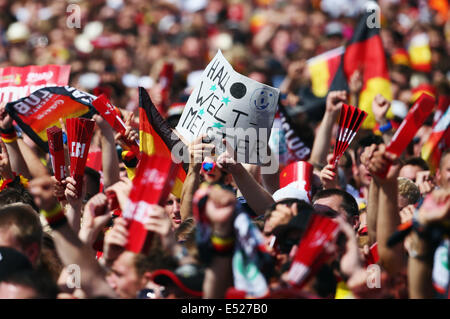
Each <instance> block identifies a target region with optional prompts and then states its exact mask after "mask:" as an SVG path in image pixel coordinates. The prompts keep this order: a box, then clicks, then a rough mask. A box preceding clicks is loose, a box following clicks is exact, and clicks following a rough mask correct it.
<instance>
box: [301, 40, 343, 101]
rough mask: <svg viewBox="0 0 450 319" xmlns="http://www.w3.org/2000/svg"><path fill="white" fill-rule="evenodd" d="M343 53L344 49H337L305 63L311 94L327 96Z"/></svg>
mask: <svg viewBox="0 0 450 319" xmlns="http://www.w3.org/2000/svg"><path fill="white" fill-rule="evenodd" d="M344 51H345V48H344V47H343V46H342V47H338V48H336V49H333V50H330V51H327V52H324V53H322V54H320V55H318V56H315V57H313V58H311V59H309V60H308V61H306V63H307V65H308V70H309V73H310V75H311V85H312V92H313V93H314V95H316V96H318V97H324V96H326V95H327V93H328V89H329V88H330V85H331V83H332V81H333V78H334V76H335V74H336V72H337V69H338V67H339V63H340V62H341V56H342V54H344Z"/></svg>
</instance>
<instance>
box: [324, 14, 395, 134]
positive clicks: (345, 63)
mask: <svg viewBox="0 0 450 319" xmlns="http://www.w3.org/2000/svg"><path fill="white" fill-rule="evenodd" d="M371 14H372V12H371V11H370V10H368V11H367V12H365V13H364V15H363V16H362V17H361V19H360V20H359V22H358V24H357V26H356V28H355V31H354V33H353V36H352V39H351V40H350V42H349V43H348V44H347V46H346V48H345V53H344V54H343V55H342V59H341V64H340V66H339V68H338V71H337V72H336V76H335V77H334V79H333V82H332V84H331V86H330V91H335V90H346V91H349V87H348V82H349V79H350V77H351V76H352V74H353V73H354V72H355V71H356V70H361V72H362V75H363V87H362V89H361V93H360V94H359V103H358V107H359V108H360V109H361V110H363V111H364V112H366V113H367V114H368V116H367V119H366V121H364V124H363V125H362V127H363V128H364V129H373V128H374V126H375V124H376V122H375V117H374V115H373V112H372V101H373V99H374V97H375V95H377V94H378V93H380V94H382V95H383V96H384V97H385V98H386V99H388V100H392V91H391V84H390V81H389V72H388V65H387V60H386V56H385V53H384V49H383V43H382V41H381V37H380V28H370V27H369V26H368V24H367V21H370V19H371ZM387 117H388V118H389V119H392V117H393V113H392V111H391V110H389V111H388V113H387Z"/></svg>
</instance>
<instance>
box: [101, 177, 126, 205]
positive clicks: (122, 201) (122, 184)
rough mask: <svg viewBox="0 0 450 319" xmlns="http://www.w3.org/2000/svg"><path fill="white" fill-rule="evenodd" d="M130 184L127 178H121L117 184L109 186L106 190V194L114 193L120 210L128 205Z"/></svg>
mask: <svg viewBox="0 0 450 319" xmlns="http://www.w3.org/2000/svg"><path fill="white" fill-rule="evenodd" d="M131 187H132V183H131V181H130V180H129V179H128V178H122V179H121V180H120V181H118V182H117V183H115V184H113V185H111V186H110V187H108V188H107V189H106V193H108V192H114V193H116V196H117V201H118V202H119V206H120V208H121V209H122V210H124V209H125V206H126V205H127V203H128V197H129V195H130V191H131Z"/></svg>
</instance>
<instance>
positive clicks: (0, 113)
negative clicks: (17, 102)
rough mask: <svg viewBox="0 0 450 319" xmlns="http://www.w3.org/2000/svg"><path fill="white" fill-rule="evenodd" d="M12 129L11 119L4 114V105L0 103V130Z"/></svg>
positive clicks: (6, 113)
mask: <svg viewBox="0 0 450 319" xmlns="http://www.w3.org/2000/svg"><path fill="white" fill-rule="evenodd" d="M12 127H13V119H12V117H11V116H10V115H9V114H8V112H6V103H3V102H1V103H0V129H2V130H8V129H11V128H12Z"/></svg>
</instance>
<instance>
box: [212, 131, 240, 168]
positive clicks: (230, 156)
mask: <svg viewBox="0 0 450 319" xmlns="http://www.w3.org/2000/svg"><path fill="white" fill-rule="evenodd" d="M222 143H223V145H225V148H226V150H225V152H223V153H222V154H220V155H219V157H218V158H217V160H216V163H217V166H219V167H220V168H221V169H223V170H225V171H227V172H229V173H231V172H232V171H233V168H234V167H235V166H236V165H237V164H238V163H237V161H236V152H235V151H234V149H233V147H232V146H231V145H230V144H229V143H228V141H227V140H226V139H222Z"/></svg>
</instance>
